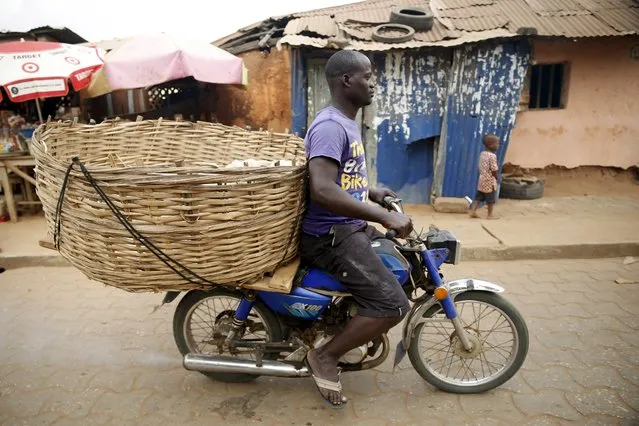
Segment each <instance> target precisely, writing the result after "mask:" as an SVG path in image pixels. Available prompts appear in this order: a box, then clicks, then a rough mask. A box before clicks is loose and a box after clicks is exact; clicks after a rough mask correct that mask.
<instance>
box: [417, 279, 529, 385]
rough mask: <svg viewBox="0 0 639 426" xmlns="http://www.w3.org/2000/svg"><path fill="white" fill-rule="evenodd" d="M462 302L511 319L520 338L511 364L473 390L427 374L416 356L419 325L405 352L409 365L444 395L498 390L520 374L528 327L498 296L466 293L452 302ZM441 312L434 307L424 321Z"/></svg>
mask: <svg viewBox="0 0 639 426" xmlns="http://www.w3.org/2000/svg"><path fill="white" fill-rule="evenodd" d="M462 300H477V301H479V302H483V303H486V304H489V305H492V306H495V307H496V308H498V309H499V310H501V311H502V312H503V313H504V315H506V316H507V317H508V318H510V320H511V321H512V323H513V326H514V328H515V330H516V331H517V334H518V337H519V342H518V345H517V348H516V349H515V350H516V351H517V353H516V355H515V359H514V361H513V363H512V364H511V365H510V366H509V367H508V368H507V369H506V370H504V371H503V372H502V373H501V374H499V375H498V376H497V377H495V378H494V379H493V380H491V381H490V382H487V383H482V384H478V385H474V386H460V385H457V384H454V383H450V382H447V381H444V380H442V379H440V378H439V377H437V376H435V375H433V374H432V373H431V372H430V371H428V369H427V368H426V366H425V365H424V363H423V361H422V357H421V356H420V353H419V350H420V349H419V338H420V335H421V332H422V329H423V328H424V326H425V325H426V323H421V324H420V325H418V326H417V327H416V328H415V331H414V332H413V333H412V337H411V342H410V347H409V348H408V357H409V358H410V362H411V364H412V365H413V368H415V370H416V371H417V373H419V375H420V376H422V378H423V379H424V380H426V381H427V382H428V383H430V384H431V385H433V386H435V387H436V388H438V389H441V390H443V391H444V392H450V393H459V394H471V393H482V392H486V391H489V390H491V389H494V388H496V387H498V386H501V385H502V384H504V383H506V382H507V381H508V380H510V378H511V377H512V376H514V375H515V373H517V371H519V369H520V368H521V366H522V364H523V363H524V361H525V360H526V355H528V345H529V335H528V326H527V325H526V322H525V321H524V318H523V317H522V316H521V314H520V313H519V311H518V310H517V309H516V308H515V307H514V306H513V305H512V304H511V303H510V302H508V301H507V300H506V299H504V298H503V297H501V296H500V295H499V294H496V293H490V292H485V291H467V292H465V293H462V294H460V295H458V296H457V297H456V298H455V301H456V302H457V301H462ZM441 310H442V308H441V306H440V305H439V304H437V305H435V306H433V307H432V308H430V309H429V310H428V311H426V313H425V314H424V317H425V318H429V317H432V316H433V315H435V314H436V313H438V312H441Z"/></svg>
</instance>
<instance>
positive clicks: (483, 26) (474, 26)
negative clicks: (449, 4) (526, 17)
mask: <svg viewBox="0 0 639 426" xmlns="http://www.w3.org/2000/svg"><path fill="white" fill-rule="evenodd" d="M450 22H451V23H452V24H453V26H454V27H455V29H457V30H461V31H483V30H492V29H494V28H503V27H505V26H506V25H507V24H508V22H509V19H508V18H506V17H505V16H504V15H502V14H498V15H494V16H480V17H476V18H459V19H457V18H450Z"/></svg>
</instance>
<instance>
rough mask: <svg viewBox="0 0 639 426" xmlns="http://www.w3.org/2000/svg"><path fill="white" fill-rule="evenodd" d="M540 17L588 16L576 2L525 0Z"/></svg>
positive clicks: (573, 0) (587, 12)
mask: <svg viewBox="0 0 639 426" xmlns="http://www.w3.org/2000/svg"><path fill="white" fill-rule="evenodd" d="M526 3H527V4H528V6H530V7H531V8H532V10H534V11H535V12H536V13H537V14H538V15H540V16H568V15H590V12H589V11H588V10H586V9H585V8H584V7H582V6H581V5H580V4H579V3H578V2H577V1H576V0H526Z"/></svg>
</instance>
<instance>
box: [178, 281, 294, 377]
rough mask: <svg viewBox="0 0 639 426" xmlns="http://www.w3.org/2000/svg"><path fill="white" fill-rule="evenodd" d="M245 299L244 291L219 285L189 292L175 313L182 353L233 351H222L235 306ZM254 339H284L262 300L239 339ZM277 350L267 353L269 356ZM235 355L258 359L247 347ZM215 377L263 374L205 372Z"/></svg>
mask: <svg viewBox="0 0 639 426" xmlns="http://www.w3.org/2000/svg"><path fill="white" fill-rule="evenodd" d="M241 299H242V293H240V292H236V291H233V290H229V289H226V288H224V287H216V288H214V289H213V290H211V291H201V290H195V291H190V292H189V293H187V294H186V296H184V297H183V298H182V300H181V301H180V303H179V304H178V306H177V308H176V310H175V314H174V316H173V336H174V338H175V343H176V344H177V347H178V349H179V350H180V353H181V354H182V356H184V355H186V354H188V353H193V354H209V355H226V356H228V355H233V354H230V353H228V352H222V353H220V349H221V348H222V346H223V345H222V342H223V341H224V340H225V339H226V336H227V335H228V332H229V330H230V327H231V323H232V322H233V318H234V316H235V308H236V307H237V305H238V303H239V302H240V300H241ZM240 338H241V339H242V340H249V341H254V342H275V341H280V340H281V339H282V331H281V327H280V325H279V322H278V321H277V318H275V316H274V315H273V313H271V311H270V310H268V308H267V307H266V306H264V305H263V304H262V303H261V302H260V301H256V302H255V304H254V305H253V308H252V309H251V313H250V314H249V318H248V320H247V324H246V328H245V329H244V333H243V335H241V336H238V339H240ZM273 355H275V356H277V355H276V354H265V356H264V359H269V358H270V357H271V356H273ZM235 356H238V357H241V358H245V359H255V355H254V353H251V351H249V350H244V351H243V353H241V354H235ZM202 374H204V375H205V376H207V377H210V378H212V379H214V380H217V381H220V382H226V383H242V382H250V381H252V380H255V379H256V378H258V377H259V376H256V375H251V374H232V373H204V372H203V373H202Z"/></svg>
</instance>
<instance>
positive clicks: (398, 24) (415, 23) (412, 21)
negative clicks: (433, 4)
mask: <svg viewBox="0 0 639 426" xmlns="http://www.w3.org/2000/svg"><path fill="white" fill-rule="evenodd" d="M433 23H434V17H433V13H432V11H431V10H430V9H429V8H423V7H395V8H393V10H392V11H391V14H390V18H389V23H387V24H381V25H378V26H377V27H375V29H374V30H373V40H375V41H378V42H380V43H405V42H407V41H410V40H411V39H412V38H413V36H414V35H415V31H428V30H430V29H431V28H432V27H433ZM387 31H393V32H394V33H397V32H399V33H400V34H393V35H389V34H384V32H387Z"/></svg>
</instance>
